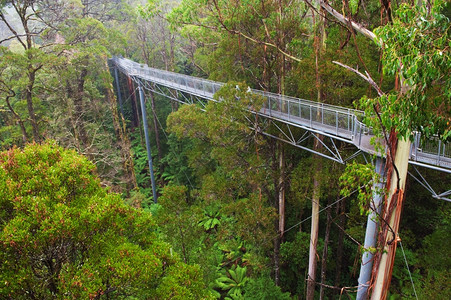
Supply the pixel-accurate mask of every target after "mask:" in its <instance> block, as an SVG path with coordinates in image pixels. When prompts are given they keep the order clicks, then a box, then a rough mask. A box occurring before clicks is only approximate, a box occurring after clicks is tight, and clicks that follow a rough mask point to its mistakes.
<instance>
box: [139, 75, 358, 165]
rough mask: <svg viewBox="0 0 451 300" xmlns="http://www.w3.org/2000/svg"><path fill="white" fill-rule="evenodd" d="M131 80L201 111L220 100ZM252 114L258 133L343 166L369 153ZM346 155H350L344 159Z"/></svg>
mask: <svg viewBox="0 0 451 300" xmlns="http://www.w3.org/2000/svg"><path fill="white" fill-rule="evenodd" d="M131 78H132V79H133V81H135V82H136V83H137V84H138V85H141V86H142V87H143V88H144V89H145V90H148V91H150V92H153V93H155V94H158V95H161V96H164V97H166V98H169V99H171V100H174V101H177V102H179V103H182V104H198V105H200V107H201V109H205V107H206V105H207V103H208V101H216V100H214V99H213V98H212V96H211V98H210V97H205V96H204V95H196V94H191V93H187V92H185V91H180V90H176V89H171V88H169V87H167V86H164V85H160V84H157V83H155V82H151V81H148V80H145V79H143V78H141V77H138V76H131ZM250 112H252V113H253V114H254V116H255V115H258V117H256V118H246V119H247V120H248V122H249V127H250V128H252V129H255V130H257V132H259V133H261V134H263V135H266V136H269V137H271V138H274V139H277V140H279V141H283V142H285V143H288V144H290V145H292V146H295V147H297V148H300V149H303V150H306V151H309V152H312V153H315V154H317V155H319V156H321V157H325V158H328V159H330V160H333V161H336V162H338V163H342V164H343V163H345V162H346V161H348V160H350V159H353V158H355V157H356V156H358V155H363V156H364V157H365V152H363V151H362V150H360V149H356V148H355V147H346V149H344V146H345V145H346V144H349V141H347V140H343V139H341V138H340V137H337V136H335V135H331V134H324V133H323V132H322V131H319V130H315V129H312V128H308V127H305V126H302V125H299V124H293V123H291V122H287V121H280V120H278V119H276V118H272V117H271V116H268V115H267V114H262V113H259V112H255V111H252V110H250ZM260 117H261V118H260ZM271 125H272V126H271ZM269 128H274V129H276V131H277V132H269V130H268V129H269ZM313 140H317V141H318V142H319V143H320V144H321V146H322V147H321V150H315V149H313V144H314V143H313V142H312V141H313ZM344 150H346V151H344ZM350 152H351V153H350ZM343 153H345V154H346V155H347V156H346V157H343V155H344V154H343ZM349 153H350V154H349ZM365 160H366V157H365Z"/></svg>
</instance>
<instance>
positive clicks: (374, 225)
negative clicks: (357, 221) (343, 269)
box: [356, 157, 386, 300]
mask: <svg viewBox="0 0 451 300" xmlns="http://www.w3.org/2000/svg"><path fill="white" fill-rule="evenodd" d="M375 168H376V172H377V174H378V175H379V176H378V181H377V182H375V183H374V185H373V201H372V203H371V206H370V209H371V212H370V214H369V215H368V221H367V223H366V233H365V243H364V245H363V247H364V249H363V253H362V264H361V266H360V276H359V280H358V282H359V285H358V288H357V298H356V299H357V300H366V299H367V298H368V287H369V285H370V280H371V272H372V269H373V259H374V250H375V248H376V244H377V236H378V226H379V223H378V216H379V215H380V213H381V208H382V206H381V205H382V201H383V199H384V192H383V190H384V186H385V180H386V174H385V159H384V158H382V157H377V158H376V166H375Z"/></svg>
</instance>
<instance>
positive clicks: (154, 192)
mask: <svg viewBox="0 0 451 300" xmlns="http://www.w3.org/2000/svg"><path fill="white" fill-rule="evenodd" d="M138 90H139V101H140V103H141V112H142V117H143V127H144V136H145V138H146V149H147V161H148V162H149V170H150V180H151V183H152V195H153V202H154V203H157V185H156V184H155V176H154V173H153V163H152V153H151V150H150V139H149V127H148V126H147V112H146V104H145V102H144V91H143V87H142V85H141V83H139V85H138Z"/></svg>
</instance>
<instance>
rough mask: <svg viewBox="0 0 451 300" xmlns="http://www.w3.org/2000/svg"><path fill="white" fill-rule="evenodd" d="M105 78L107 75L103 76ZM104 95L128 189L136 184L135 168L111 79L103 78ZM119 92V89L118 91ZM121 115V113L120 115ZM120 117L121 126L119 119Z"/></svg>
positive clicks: (106, 70)
mask: <svg viewBox="0 0 451 300" xmlns="http://www.w3.org/2000/svg"><path fill="white" fill-rule="evenodd" d="M105 72H108V64H107V59H106V58H105ZM105 78H107V77H105ZM104 84H105V90H106V93H105V96H106V98H107V101H108V103H109V106H110V110H111V113H112V115H113V127H114V131H115V133H116V137H117V139H118V140H119V147H120V152H121V159H122V167H123V171H124V174H125V178H126V179H125V181H126V190H127V191H130V190H131V189H134V188H136V187H137V186H138V184H137V181H136V175H135V168H134V162H133V157H132V155H131V145H130V140H129V139H128V137H127V134H126V127H125V122H123V121H124V120H123V117H122V118H121V117H120V116H119V113H118V107H117V100H116V97H115V96H114V89H113V84H112V82H111V81H108V80H107V79H105V82H104ZM118 93H120V91H118ZM121 116H122V115H121ZM121 119H122V126H121V121H120V120H121Z"/></svg>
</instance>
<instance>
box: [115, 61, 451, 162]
mask: <svg viewBox="0 0 451 300" xmlns="http://www.w3.org/2000/svg"><path fill="white" fill-rule="evenodd" d="M112 61H113V62H114V63H115V65H116V66H117V67H118V68H119V69H121V70H122V71H123V72H124V73H126V74H128V75H130V76H138V77H141V78H142V79H144V80H148V81H152V82H154V83H157V84H160V85H163V86H166V87H169V88H174V89H177V90H180V91H184V92H187V93H191V94H193V95H197V96H200V97H203V98H205V99H208V100H213V95H214V94H215V93H216V92H217V91H218V90H219V89H220V88H221V87H222V86H223V85H224V83H220V82H216V81H212V80H208V79H203V78H197V77H193V76H188V75H184V74H179V73H174V72H170V71H165V70H160V69H154V68H150V67H148V66H147V65H143V64H139V63H136V62H134V61H132V60H129V59H126V58H122V57H113V58H112ZM251 91H252V92H253V93H255V94H257V95H260V96H262V97H264V98H265V99H266V102H265V103H264V105H263V108H262V109H261V110H260V111H259V112H257V113H259V114H261V115H264V116H267V117H271V118H274V119H277V120H279V121H282V122H287V123H290V124H292V125H295V126H300V127H303V128H305V127H307V128H311V129H317V128H320V130H321V131H323V132H325V133H327V134H329V135H333V136H335V137H337V138H339V139H341V140H345V141H348V142H350V143H352V144H354V145H355V146H356V147H357V148H359V149H361V150H363V151H365V152H369V153H373V154H376V153H375V150H374V146H373V145H371V143H370V140H371V138H372V137H373V136H374V134H373V132H372V129H371V128H370V127H368V126H366V125H365V124H363V123H362V122H360V121H359V120H361V119H362V118H363V116H364V112H363V111H360V110H356V109H351V108H344V107H341V106H336V105H330V104H325V103H320V102H314V101H311V100H305V99H300V98H295V97H290V96H285V95H280V94H275V93H270V92H265V91H260V90H255V89H252V90H251ZM410 160H411V161H418V162H423V163H427V164H433V165H437V166H441V167H445V168H448V169H451V147H449V146H448V145H444V144H443V143H442V142H441V141H439V140H438V139H437V140H434V139H432V140H431V139H430V140H425V139H422V138H421V135H420V134H419V133H414V140H413V142H412V147H411V153H410Z"/></svg>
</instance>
